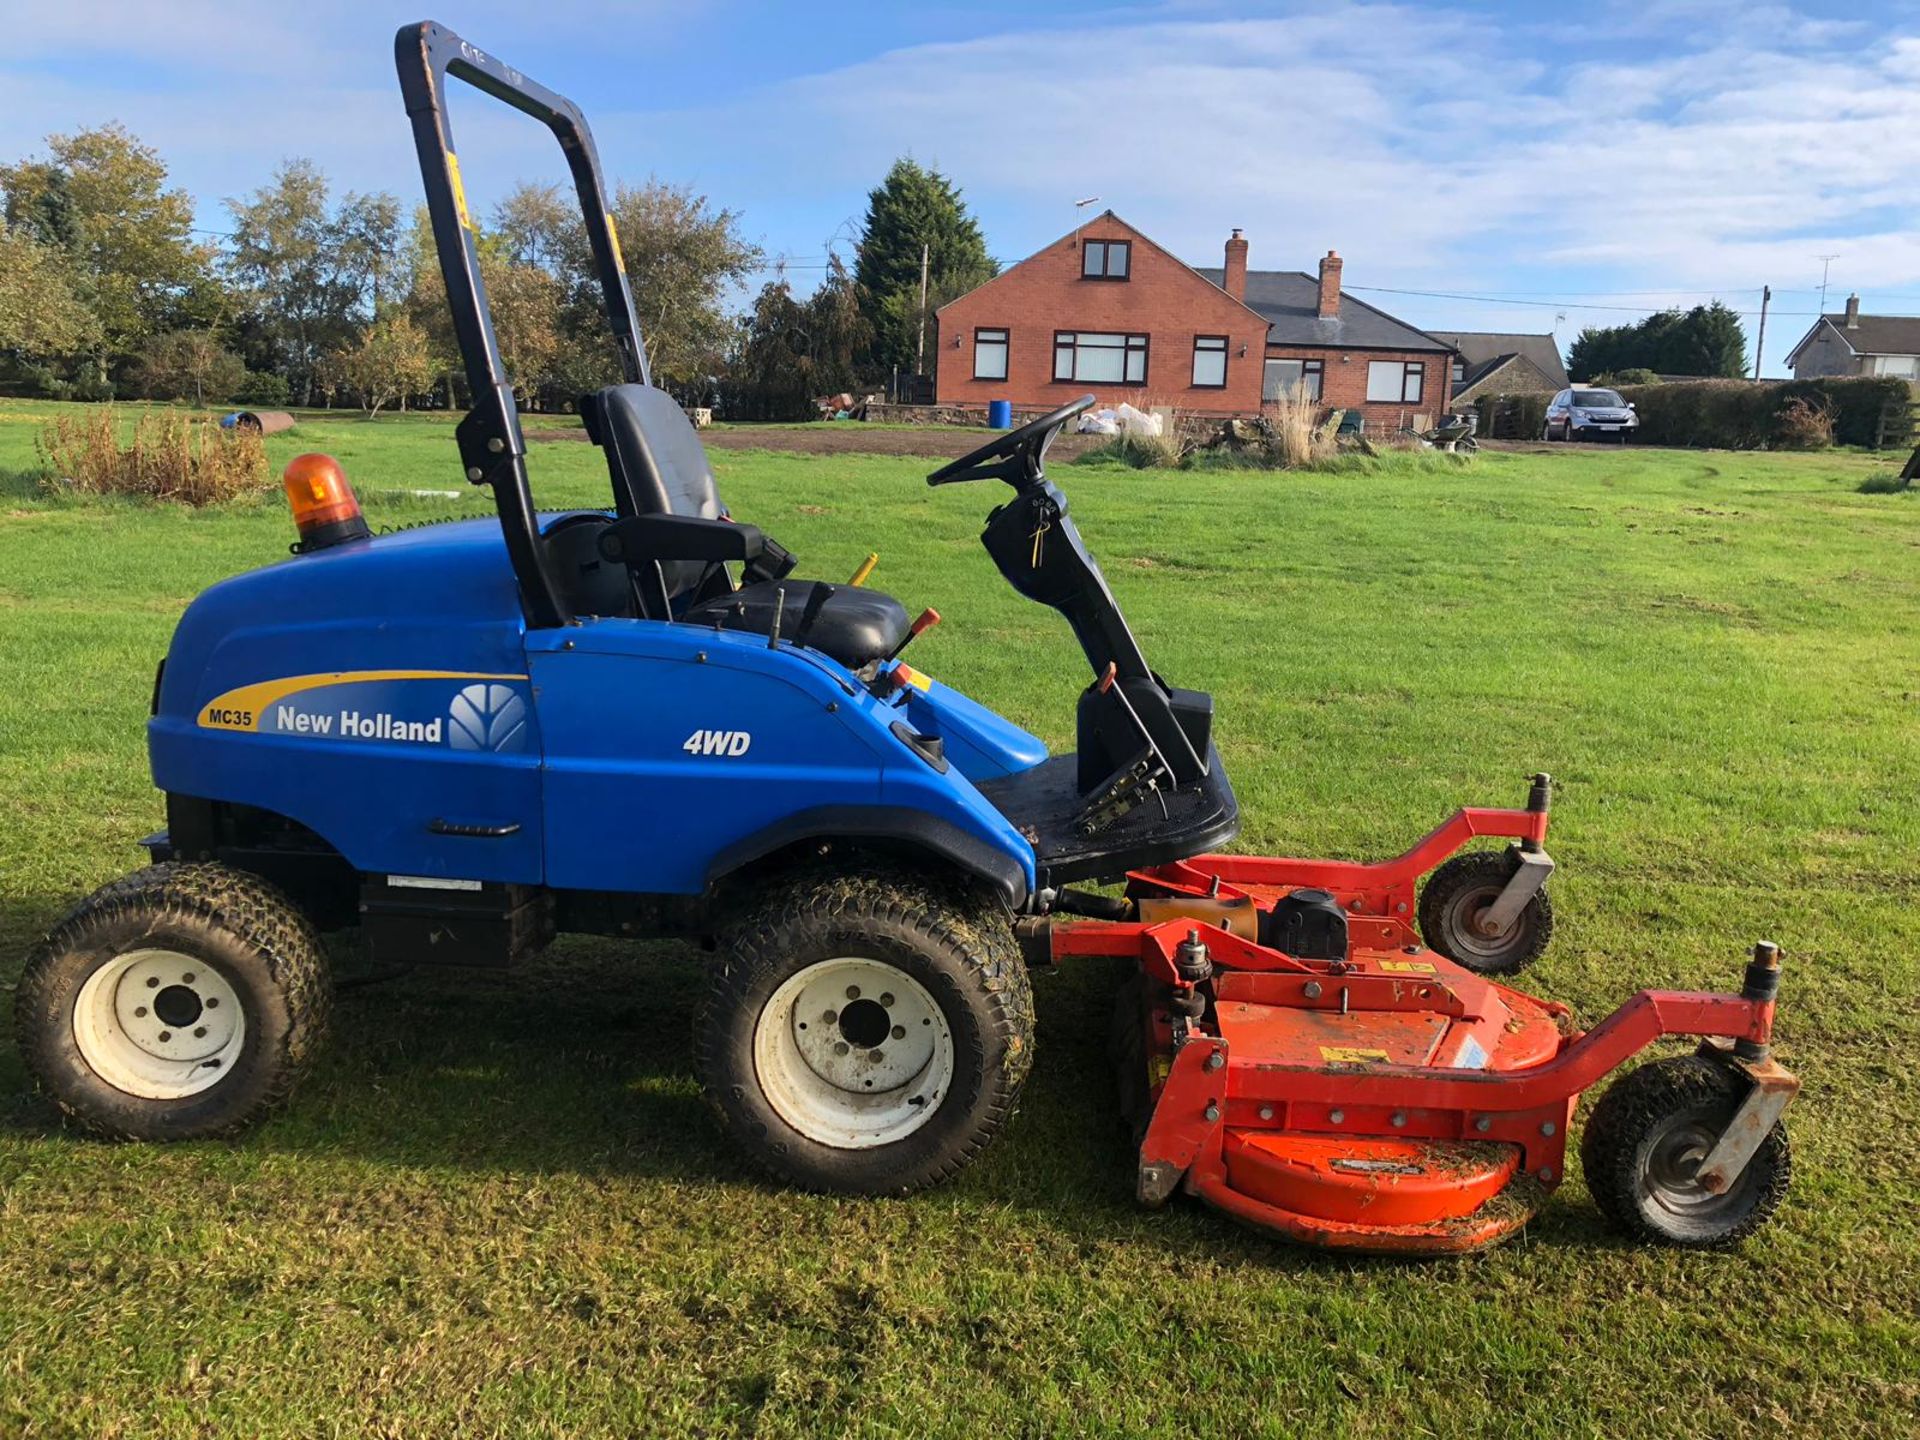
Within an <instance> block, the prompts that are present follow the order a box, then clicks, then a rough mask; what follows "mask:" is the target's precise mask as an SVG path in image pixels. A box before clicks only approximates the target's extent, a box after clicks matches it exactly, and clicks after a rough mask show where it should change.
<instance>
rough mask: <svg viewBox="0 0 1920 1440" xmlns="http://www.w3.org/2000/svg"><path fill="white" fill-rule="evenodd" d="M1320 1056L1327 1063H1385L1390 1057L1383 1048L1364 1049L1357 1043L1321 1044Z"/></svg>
mask: <svg viewBox="0 0 1920 1440" xmlns="http://www.w3.org/2000/svg"><path fill="white" fill-rule="evenodd" d="M1320 1058H1321V1059H1322V1060H1324V1061H1326V1062H1327V1063H1328V1064H1329V1065H1371V1064H1374V1063H1376V1062H1377V1063H1379V1064H1385V1063H1386V1062H1387V1061H1388V1060H1389V1059H1390V1058H1391V1057H1390V1056H1389V1055H1388V1054H1387V1052H1386V1051H1384V1050H1366V1049H1362V1048H1361V1047H1359V1046H1357V1045H1322V1046H1321V1047H1320Z"/></svg>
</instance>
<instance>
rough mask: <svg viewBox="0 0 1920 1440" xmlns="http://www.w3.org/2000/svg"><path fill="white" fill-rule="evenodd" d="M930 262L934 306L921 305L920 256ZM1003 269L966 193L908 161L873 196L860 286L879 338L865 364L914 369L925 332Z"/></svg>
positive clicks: (877, 369)
mask: <svg viewBox="0 0 1920 1440" xmlns="http://www.w3.org/2000/svg"><path fill="white" fill-rule="evenodd" d="M923 246H924V247H925V253H926V256H927V299H926V304H925V306H924V308H923V307H922V305H921V301H920V257H921V253H922V247H923ZM996 269H997V267H996V266H995V265H994V263H993V260H992V259H991V258H990V257H989V256H988V254H987V246H986V241H985V240H984V239H983V238H982V237H981V234H980V226H979V225H978V224H977V223H976V222H975V221H974V219H973V217H972V216H971V215H969V214H968V213H967V208H966V205H965V203H964V201H963V200H962V199H961V195H960V192H959V190H957V189H956V188H954V185H953V183H952V182H951V181H950V180H948V179H947V178H946V176H944V175H942V174H940V172H939V171H937V170H928V169H924V168H922V167H921V166H920V165H919V164H917V163H916V162H915V161H913V160H910V159H906V158H902V159H899V160H896V161H894V162H893V168H892V169H891V170H889V171H888V172H887V178H886V179H885V180H883V181H882V182H881V183H880V185H879V186H878V188H876V189H875V190H873V191H872V192H871V193H870V194H869V195H868V196H867V215H866V220H865V222H864V223H863V225H862V226H861V231H860V241H859V259H858V262H857V263H856V265H855V268H854V279H855V281H856V282H857V283H858V285H859V287H860V294H861V308H862V311H863V313H864V314H865V315H866V318H867V324H868V325H869V326H870V327H871V329H872V331H873V336H874V339H873V343H872V346H871V347H870V349H869V351H868V354H867V356H866V359H867V361H868V363H869V365H870V366H871V368H872V371H873V372H874V373H884V372H885V371H887V370H888V369H890V368H891V367H893V366H896V365H897V366H899V367H901V368H902V369H905V370H911V369H913V368H914V366H915V363H916V360H917V359H918V356H919V351H920V344H919V342H920V337H921V335H922V329H923V326H924V327H925V334H926V335H927V336H928V337H929V338H930V337H931V334H932V323H933V312H934V311H935V310H937V309H938V308H939V307H940V306H941V305H944V304H945V303H946V302H947V301H948V300H951V299H953V298H954V297H956V296H958V295H961V294H964V293H965V292H966V291H968V290H971V289H973V287H974V286H976V285H979V284H981V283H982V282H983V281H986V280H990V279H992V278H993V276H994V274H995V273H996Z"/></svg>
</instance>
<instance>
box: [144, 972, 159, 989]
mask: <svg viewBox="0 0 1920 1440" xmlns="http://www.w3.org/2000/svg"><path fill="white" fill-rule="evenodd" d="M159 988H160V977H159V976H158V975H149V976H148V977H147V989H149V990H158V989H159Z"/></svg>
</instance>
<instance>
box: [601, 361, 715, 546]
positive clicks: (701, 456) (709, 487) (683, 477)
mask: <svg viewBox="0 0 1920 1440" xmlns="http://www.w3.org/2000/svg"><path fill="white" fill-rule="evenodd" d="M580 413H581V417H582V418H583V419H584V420H585V421H586V422H587V435H588V438H589V439H591V440H592V441H593V443H594V444H596V445H598V446H600V447H601V448H602V449H603V450H605V451H606V452H607V467H608V469H610V470H611V471H612V472H613V480H614V484H615V486H616V487H619V486H620V485H621V484H622V482H623V481H624V483H625V486H626V488H628V489H630V490H631V491H632V494H633V500H634V504H635V506H636V507H638V510H639V513H640V514H642V515H692V516H695V517H697V518H699V519H703V520H713V519H717V518H718V517H719V516H721V515H724V514H726V507H725V506H724V505H722V504H721V503H720V492H719V490H718V489H717V488H716V487H715V485H714V481H713V466H712V465H711V464H709V463H708V461H707V451H706V447H705V446H704V445H702V444H701V443H700V434H699V432H698V431H696V430H695V429H694V428H693V422H692V421H691V420H689V419H688V418H687V412H686V411H684V410H682V409H681V408H680V406H679V403H678V402H677V401H675V400H674V398H673V397H672V396H671V395H669V394H667V392H666V391H664V390H656V389H654V388H653V386H651V385H609V386H608V387H607V388H606V389H604V390H601V391H598V392H597V393H595V394H593V395H589V396H588V397H587V398H586V400H585V401H584V402H583V403H582V404H581V407H580Z"/></svg>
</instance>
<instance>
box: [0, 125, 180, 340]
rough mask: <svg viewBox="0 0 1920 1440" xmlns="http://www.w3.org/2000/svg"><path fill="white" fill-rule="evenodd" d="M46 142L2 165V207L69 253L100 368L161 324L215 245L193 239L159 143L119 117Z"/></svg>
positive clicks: (41, 238) (42, 239) (43, 240)
mask: <svg viewBox="0 0 1920 1440" xmlns="http://www.w3.org/2000/svg"><path fill="white" fill-rule="evenodd" d="M47 149H48V151H49V155H50V158H49V159H47V160H44V161H25V162H22V163H20V164H17V165H12V166H6V167H0V187H4V188H5V190H6V192H7V204H6V213H7V216H8V219H9V223H19V224H21V225H22V226H23V227H24V228H26V229H27V230H28V232H29V233H30V234H32V235H33V236H34V237H35V238H36V239H38V240H39V241H40V242H41V243H43V244H48V245H51V246H54V247H56V248H59V249H64V250H65V251H66V252H67V253H68V254H69V255H70V256H71V257H72V261H73V267H74V268H73V276H74V288H75V293H76V294H77V296H78V298H79V299H80V300H81V301H82V302H83V303H84V304H85V305H86V306H87V308H88V309H89V310H90V311H91V312H92V313H93V316H94V319H95V320H96V322H97V330H96V335H97V340H96V346H97V359H98V363H99V368H100V372H101V374H102V376H103V377H104V375H105V372H106V366H107V361H108V359H109V358H110V357H111V356H112V355H118V354H126V353H128V352H130V351H132V350H133V349H134V348H136V347H137V346H138V344H139V342H140V341H141V340H143V339H145V338H146V337H147V336H149V335H152V334H155V333H157V332H158V331H159V330H160V329H161V328H162V320H163V317H164V314H165V312H166V310H167V308H168V307H169V306H170V305H171V304H173V303H174V301H175V300H176V299H177V297H178V296H179V295H180V294H181V292H183V291H185V290H186V289H188V288H189V287H190V286H192V285H193V284H194V283H195V282H196V281H198V280H200V279H202V278H204V277H205V276H206V274H207V272H208V269H209V266H210V265H211V263H212V252H211V251H210V250H209V249H208V248H207V247H205V246H204V245H201V244H199V243H198V242H196V241H195V240H194V238H193V233H192V227H193V201H192V199H191V198H190V197H189V196H188V195H187V193H186V192H185V191H184V190H179V189H169V188H168V187H167V184H166V180H167V167H166V164H165V162H164V161H162V160H161V158H160V154H159V152H158V151H156V150H154V149H153V148H152V147H151V146H148V145H143V144H142V143H141V142H140V141H139V140H138V139H137V138H136V137H135V136H134V135H133V134H131V133H130V132H129V131H128V130H126V129H125V128H124V127H123V126H120V125H104V126H101V127H99V128H97V129H92V130H81V131H78V132H76V133H74V134H72V135H50V136H48V137H47Z"/></svg>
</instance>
